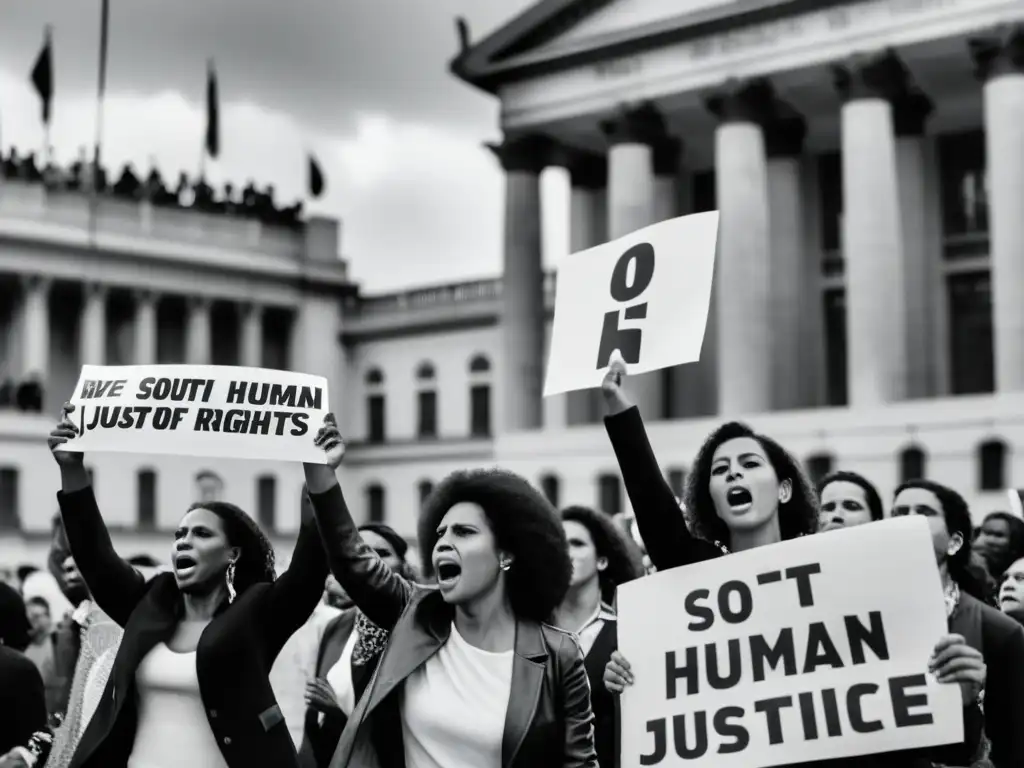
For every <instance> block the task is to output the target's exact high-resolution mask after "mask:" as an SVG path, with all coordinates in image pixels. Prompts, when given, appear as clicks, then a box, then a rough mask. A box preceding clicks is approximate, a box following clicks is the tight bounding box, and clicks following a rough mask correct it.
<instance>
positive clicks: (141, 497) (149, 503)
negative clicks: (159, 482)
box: [135, 469, 156, 531]
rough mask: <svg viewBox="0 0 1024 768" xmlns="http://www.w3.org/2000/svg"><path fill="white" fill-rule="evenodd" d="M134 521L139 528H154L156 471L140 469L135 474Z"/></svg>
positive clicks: (146, 529) (147, 529) (149, 529)
mask: <svg viewBox="0 0 1024 768" xmlns="http://www.w3.org/2000/svg"><path fill="white" fill-rule="evenodd" d="M135 497H136V511H135V515H136V523H137V525H138V527H139V529H141V530H143V531H151V530H153V529H155V528H156V471H155V470H152V469H140V470H139V471H138V473H137V474H136V475H135Z"/></svg>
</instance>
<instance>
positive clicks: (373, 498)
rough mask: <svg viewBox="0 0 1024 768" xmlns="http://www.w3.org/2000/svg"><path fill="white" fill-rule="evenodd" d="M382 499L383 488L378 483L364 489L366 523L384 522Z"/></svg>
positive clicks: (384, 513)
mask: <svg viewBox="0 0 1024 768" xmlns="http://www.w3.org/2000/svg"><path fill="white" fill-rule="evenodd" d="M384 498H385V497H384V486H383V485H381V484H380V483H372V484H370V485H368V486H367V487H366V522H368V523H383V522H384V519H385V518H386V517H387V515H386V511H385V509H384Z"/></svg>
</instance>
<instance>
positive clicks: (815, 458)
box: [804, 453, 833, 488]
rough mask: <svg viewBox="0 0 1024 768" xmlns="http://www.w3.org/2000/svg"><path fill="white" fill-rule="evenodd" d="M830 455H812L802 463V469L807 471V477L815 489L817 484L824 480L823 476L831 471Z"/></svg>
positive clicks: (831, 460) (831, 461)
mask: <svg viewBox="0 0 1024 768" xmlns="http://www.w3.org/2000/svg"><path fill="white" fill-rule="evenodd" d="M832 464H833V459H832V454H830V453H814V454H811V455H810V456H808V457H807V459H806V460H805V461H804V469H806V470H807V477H808V479H809V480H810V481H811V485H812V486H814V487H815V488H817V487H818V483H820V482H821V481H822V480H824V479H825V476H826V475H828V473H829V472H831V471H832Z"/></svg>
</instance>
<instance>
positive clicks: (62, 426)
mask: <svg viewBox="0 0 1024 768" xmlns="http://www.w3.org/2000/svg"><path fill="white" fill-rule="evenodd" d="M74 412H75V406H73V405H72V404H71V403H64V408H63V410H62V411H61V420H60V423H59V424H58V425H57V426H56V427H54V428H53V429H52V430H50V436H49V437H48V438H46V444H47V445H48V446H49V447H50V453H52V454H53V458H54V460H55V461H56V462H57V465H58V466H60V467H62V468H63V467H80V466H82V465H83V463H84V461H85V454H84V453H81V452H79V453H73V452H71V451H61V450H58V448H60V446H62V445H64V443H66V442H67V441H68V440H71V439H73V438H75V437H77V436H78V427H77V426H75V423H74V422H73V421H71V418H70V415H71V414H72V413H74Z"/></svg>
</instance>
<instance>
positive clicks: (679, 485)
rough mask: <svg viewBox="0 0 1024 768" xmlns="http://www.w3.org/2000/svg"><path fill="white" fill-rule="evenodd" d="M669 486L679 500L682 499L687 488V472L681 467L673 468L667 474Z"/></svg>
mask: <svg viewBox="0 0 1024 768" xmlns="http://www.w3.org/2000/svg"><path fill="white" fill-rule="evenodd" d="M666 475H667V479H668V486H669V488H671V489H672V493H674V494H675V495H676V497H677V498H682V496H683V489H684V488H685V486H686V470H685V469H682V468H681V467H671V468H670V469H669V470H668V472H667V473H666Z"/></svg>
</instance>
